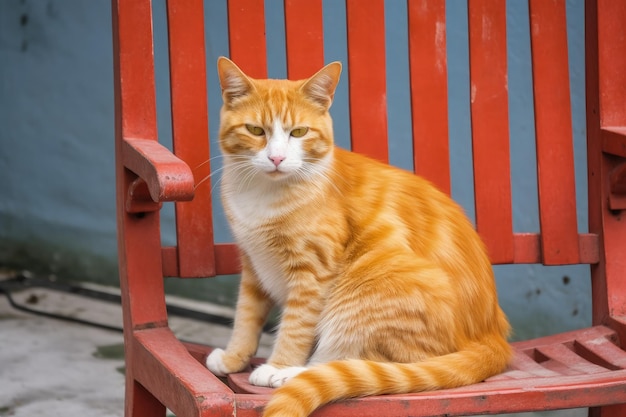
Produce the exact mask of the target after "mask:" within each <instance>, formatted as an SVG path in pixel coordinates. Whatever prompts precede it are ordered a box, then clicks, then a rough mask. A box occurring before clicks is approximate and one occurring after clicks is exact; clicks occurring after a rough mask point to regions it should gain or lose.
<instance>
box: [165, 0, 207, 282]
mask: <svg viewBox="0 0 626 417" xmlns="http://www.w3.org/2000/svg"><path fill="white" fill-rule="evenodd" d="M167 23H168V33H169V57H170V89H171V102H172V137H173V144H174V153H175V154H176V155H177V156H178V157H179V158H181V159H182V160H184V161H185V162H187V164H188V165H189V166H190V167H191V168H192V169H195V168H196V167H199V166H201V165H209V124H208V123H209V122H208V116H207V115H208V106H207V95H206V94H198V91H206V88H207V85H206V58H205V47H204V13H203V3H202V0H169V1H168V2H167ZM206 168H207V169H210V167H209V166H207V167H206ZM202 179H203V178H197V177H196V178H195V183H196V184H198V183H199V182H200V181H201V180H202ZM211 213H212V209H211V187H210V186H209V184H206V186H204V187H198V188H197V189H196V190H195V196H194V199H193V200H192V201H189V202H180V203H176V236H177V243H178V268H179V274H180V276H182V277H202V276H213V275H215V253H214V250H213V221H212V216H211Z"/></svg>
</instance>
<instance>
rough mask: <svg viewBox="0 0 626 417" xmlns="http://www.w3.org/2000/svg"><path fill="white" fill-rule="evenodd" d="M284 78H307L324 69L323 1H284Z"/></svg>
mask: <svg viewBox="0 0 626 417" xmlns="http://www.w3.org/2000/svg"><path fill="white" fill-rule="evenodd" d="M285 41H286V44H287V78H289V79H291V80H300V79H303V78H307V77H310V76H311V75H313V74H315V73H316V72H317V71H319V70H320V69H321V68H322V67H323V66H324V26H323V23H322V0H285Z"/></svg>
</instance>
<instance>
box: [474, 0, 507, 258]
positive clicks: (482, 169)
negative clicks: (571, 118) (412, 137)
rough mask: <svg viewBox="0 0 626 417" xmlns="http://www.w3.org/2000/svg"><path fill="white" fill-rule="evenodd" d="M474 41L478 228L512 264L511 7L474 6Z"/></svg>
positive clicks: (479, 1)
mask: <svg viewBox="0 0 626 417" xmlns="http://www.w3.org/2000/svg"><path fill="white" fill-rule="evenodd" d="M469 38H470V85H471V87H470V88H471V91H470V94H471V96H470V97H471V120H472V150H473V158H474V193H475V206H476V227H477V230H478V233H479V234H480V236H481V237H482V238H483V240H484V241H485V244H486V245H487V247H488V250H489V256H490V258H491V261H492V262H495V263H506V262H512V261H513V258H514V247H513V246H514V245H513V216H512V212H511V170H510V166H511V165H510V152H509V112H508V87H507V84H508V81H507V51H506V3H505V2H503V1H500V0H470V2H469Z"/></svg>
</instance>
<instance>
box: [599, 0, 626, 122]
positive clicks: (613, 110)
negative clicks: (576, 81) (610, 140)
mask: <svg viewBox="0 0 626 417" xmlns="http://www.w3.org/2000/svg"><path fill="white" fill-rule="evenodd" d="M608 2H610V0H608V1H607V0H604V1H601V2H600V4H602V6H603V7H599V9H598V42H599V44H600V45H601V47H600V49H599V57H598V59H599V64H600V73H599V83H600V85H599V87H600V91H602V96H601V100H602V105H601V108H600V110H601V115H600V123H601V126H602V127H612V126H615V127H617V126H621V127H622V128H623V127H624V126H626V108H625V106H624V97H626V60H624V59H615V55H618V54H622V53H623V51H624V47H625V46H626V25H624V19H625V18H626V3H625V2H616V4H611V5H608V4H607V3H608Z"/></svg>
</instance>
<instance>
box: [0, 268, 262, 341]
mask: <svg viewBox="0 0 626 417" xmlns="http://www.w3.org/2000/svg"><path fill="white" fill-rule="evenodd" d="M27 288H47V289H51V290H54V291H60V292H65V293H68V294H73V295H79V296H83V297H89V298H94V299H97V300H100V301H106V302H111V303H115V304H119V305H121V297H120V296H119V295H116V294H111V293H108V292H104V291H97V290H93V289H89V288H84V287H81V286H78V285H71V284H66V283H60V282H53V281H50V280H45V279H41V278H27V277H25V276H23V275H16V276H15V277H13V278H9V279H6V280H3V281H2V280H0V293H2V294H4V295H5V296H6V297H7V300H8V301H9V304H10V305H11V306H12V307H13V308H15V309H16V310H20V311H23V312H26V313H29V314H34V315H38V316H42V317H47V318H52V319H57V320H63V321H66V322H70V323H78V324H82V325H87V326H91V327H96V328H99V329H104V330H111V331H115V332H123V328H121V327H119V326H111V325H108V324H102V323H97V322H93V321H90V320H83V319H79V318H76V317H70V316H64V315H62V314H56V313H50V312H47V311H41V310H37V309H34V308H30V307H27V306H25V305H23V304H19V303H17V302H16V301H15V300H14V299H13V296H12V294H11V293H12V291H19V290H23V289H27ZM166 307H167V312H168V314H172V315H176V316H179V317H185V318H189V319H194V320H199V321H203V322H208V323H212V324H217V325H221V326H226V327H232V322H233V320H232V318H230V317H224V316H219V315H216V314H211V313H206V312H202V311H197V310H192V309H189V308H185V307H180V306H175V305H170V304H167V305H166ZM263 330H264V331H266V332H269V333H271V332H273V331H274V330H273V326H271V325H266V326H265V328H264V329H263Z"/></svg>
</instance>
